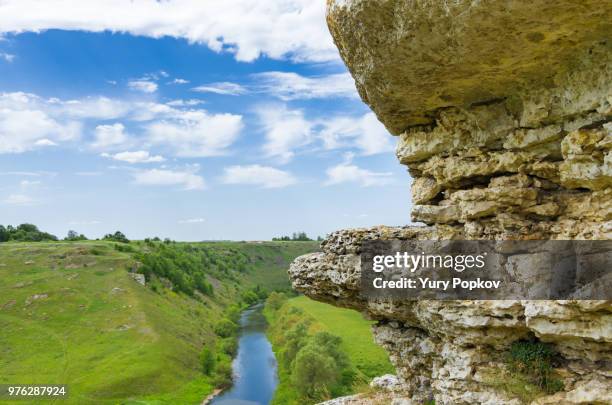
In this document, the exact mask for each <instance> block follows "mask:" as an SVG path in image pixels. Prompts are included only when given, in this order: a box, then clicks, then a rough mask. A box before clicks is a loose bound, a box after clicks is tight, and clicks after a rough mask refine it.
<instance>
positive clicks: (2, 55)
mask: <svg viewBox="0 0 612 405" xmlns="http://www.w3.org/2000/svg"><path fill="white" fill-rule="evenodd" d="M0 59H4V60H5V61H7V62H8V63H11V62H12V61H14V60H15V55H12V54H10V53H5V52H0Z"/></svg>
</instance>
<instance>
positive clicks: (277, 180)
mask: <svg viewBox="0 0 612 405" xmlns="http://www.w3.org/2000/svg"><path fill="white" fill-rule="evenodd" d="M224 172H225V173H224V175H223V178H222V181H223V182H224V183H225V184H252V185H256V186H260V187H263V188H281V187H287V186H290V185H292V184H295V183H296V182H297V180H296V179H295V177H293V175H292V174H291V173H289V172H286V171H284V170H279V169H275V168H273V167H268V166H260V165H250V166H230V167H226V168H225V169H224Z"/></svg>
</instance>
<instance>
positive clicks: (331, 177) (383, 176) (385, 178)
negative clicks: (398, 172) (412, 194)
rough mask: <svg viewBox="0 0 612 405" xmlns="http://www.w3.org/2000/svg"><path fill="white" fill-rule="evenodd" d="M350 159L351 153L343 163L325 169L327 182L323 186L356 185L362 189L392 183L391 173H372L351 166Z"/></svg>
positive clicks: (351, 157) (353, 165)
mask: <svg viewBox="0 0 612 405" xmlns="http://www.w3.org/2000/svg"><path fill="white" fill-rule="evenodd" d="M352 159H353V155H352V154H351V153H347V155H346V158H345V160H344V162H342V163H341V164H339V165H337V166H333V167H330V168H329V169H327V170H326V173H327V181H326V182H325V184H326V185H334V184H341V183H357V184H359V185H361V186H363V187H370V186H383V185H385V184H389V183H390V182H391V181H392V179H391V176H392V173H388V172H373V171H370V170H367V169H363V168H361V167H358V166H356V165H355V164H353V163H352Z"/></svg>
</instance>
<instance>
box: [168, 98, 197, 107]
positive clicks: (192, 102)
mask: <svg viewBox="0 0 612 405" xmlns="http://www.w3.org/2000/svg"><path fill="white" fill-rule="evenodd" d="M200 104H204V101H202V100H198V99H194V98H192V99H188V100H172V101H168V102H167V103H166V105H169V106H171V107H193V106H196V105H200Z"/></svg>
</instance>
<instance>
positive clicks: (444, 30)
mask: <svg viewBox="0 0 612 405" xmlns="http://www.w3.org/2000/svg"><path fill="white" fill-rule="evenodd" d="M610 15H612V2H609V1H599V0H581V1H578V0H556V1H549V0H531V1H507V0H492V1H477V0H456V1H443V0H328V2H327V22H328V26H329V28H330V31H331V33H332V36H333V38H334V41H335V43H336V45H337V47H338V49H339V50H340V55H341V57H342V59H343V60H344V62H345V63H346V65H347V67H348V69H349V70H350V72H351V74H352V76H353V77H354V78H355V83H356V86H357V89H358V91H359V93H360V95H361V98H362V99H363V101H364V102H365V103H366V104H368V105H369V106H370V107H371V108H372V109H373V110H374V111H375V113H376V114H377V116H378V118H379V120H380V121H381V122H383V124H385V126H386V127H387V129H388V130H389V131H390V132H391V133H392V134H395V135H398V134H400V133H402V132H403V131H405V130H406V129H407V128H410V127H414V126H418V125H429V124H432V123H433V122H434V117H435V114H436V111H437V110H439V109H440V108H444V107H449V106H455V107H459V108H468V107H470V106H472V105H474V104H476V105H478V104H479V103H487V102H490V101H493V100H500V99H505V100H507V101H508V102H507V105H508V106H509V108H511V109H513V110H515V111H514V112H516V115H517V116H520V115H521V110H522V109H523V106H522V103H524V102H525V95H526V94H528V93H529V94H532V95H533V94H534V90H537V89H543V90H544V92H543V93H541V94H535V97H540V98H543V99H545V100H544V101H543V106H542V107H541V108H542V109H543V110H546V111H544V114H549V115H554V110H555V108H556V107H555V103H557V104H563V103H564V100H563V95H562V94H557V95H551V94H547V93H546V89H551V88H555V87H559V86H560V85H562V84H564V83H566V82H567V80H568V77H571V75H572V72H573V71H574V70H575V71H585V70H588V71H599V70H601V69H604V70H605V69H609V66H610V65H609V62H610V55H611V54H612V52H610V50H611V49H612V48H611V41H610V38H611V37H612V20H611V19H610V18H609V17H610ZM585 65H586V66H585ZM595 76H597V77H601V73H595V74H594V77H595ZM582 80H584V79H581V81H582ZM586 80H587V81H588V78H586ZM578 86H579V84H578ZM574 90H577V91H579V88H578V89H574ZM536 93H537V91H536ZM540 101H542V100H540ZM540 118H541V117H540ZM544 118H546V117H544ZM526 124H529V123H528V122H526Z"/></svg>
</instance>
